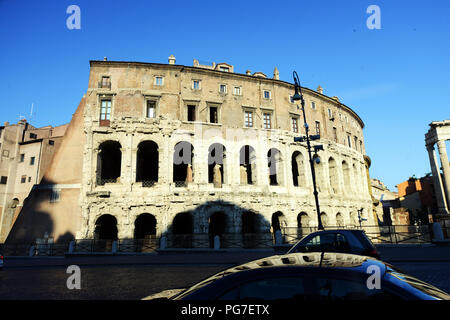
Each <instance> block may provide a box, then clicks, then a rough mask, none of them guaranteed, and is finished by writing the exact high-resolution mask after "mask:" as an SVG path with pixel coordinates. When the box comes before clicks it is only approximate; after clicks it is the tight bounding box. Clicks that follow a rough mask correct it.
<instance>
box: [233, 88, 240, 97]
mask: <svg viewBox="0 0 450 320" xmlns="http://www.w3.org/2000/svg"><path fill="white" fill-rule="evenodd" d="M233 94H234V95H235V96H240V95H241V94H242V90H241V87H234V89H233Z"/></svg>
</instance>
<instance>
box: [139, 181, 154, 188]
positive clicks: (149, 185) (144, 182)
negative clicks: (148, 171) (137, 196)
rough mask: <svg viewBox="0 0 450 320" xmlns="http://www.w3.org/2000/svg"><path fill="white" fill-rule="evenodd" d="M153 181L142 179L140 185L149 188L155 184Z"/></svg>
mask: <svg viewBox="0 0 450 320" xmlns="http://www.w3.org/2000/svg"><path fill="white" fill-rule="evenodd" d="M155 183H156V181H155V180H144V181H142V187H144V188H151V187H153V186H154V185H155Z"/></svg>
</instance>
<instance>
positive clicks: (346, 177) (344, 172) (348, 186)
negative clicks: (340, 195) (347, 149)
mask: <svg viewBox="0 0 450 320" xmlns="http://www.w3.org/2000/svg"><path fill="white" fill-rule="evenodd" d="M342 176H343V177H344V189H345V191H346V192H347V193H350V192H351V182H350V176H351V173H350V166H349V165H348V163H347V161H345V160H343V161H342Z"/></svg>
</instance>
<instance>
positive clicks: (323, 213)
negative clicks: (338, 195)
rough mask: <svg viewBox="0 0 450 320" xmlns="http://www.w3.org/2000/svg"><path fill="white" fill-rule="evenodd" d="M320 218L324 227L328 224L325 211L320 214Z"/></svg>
mask: <svg viewBox="0 0 450 320" xmlns="http://www.w3.org/2000/svg"><path fill="white" fill-rule="evenodd" d="M320 220H321V221H322V226H323V227H324V228H325V227H327V226H328V216H327V214H326V213H325V212H322V213H321V214H320Z"/></svg>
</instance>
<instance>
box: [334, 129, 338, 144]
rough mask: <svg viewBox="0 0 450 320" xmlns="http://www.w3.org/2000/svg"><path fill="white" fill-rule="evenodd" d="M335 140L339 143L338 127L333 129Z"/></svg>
mask: <svg viewBox="0 0 450 320" xmlns="http://www.w3.org/2000/svg"><path fill="white" fill-rule="evenodd" d="M333 138H334V142H338V136H337V128H336V127H333Z"/></svg>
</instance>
